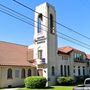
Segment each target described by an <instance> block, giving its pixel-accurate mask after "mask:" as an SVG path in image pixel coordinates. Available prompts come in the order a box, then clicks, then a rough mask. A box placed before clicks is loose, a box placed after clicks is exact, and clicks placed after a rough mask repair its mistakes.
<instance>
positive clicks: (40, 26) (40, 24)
mask: <svg viewBox="0 0 90 90" xmlns="http://www.w3.org/2000/svg"><path fill="white" fill-rule="evenodd" d="M41 30H42V14H39V15H38V33H40V32H41Z"/></svg>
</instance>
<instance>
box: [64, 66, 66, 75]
mask: <svg viewBox="0 0 90 90" xmlns="http://www.w3.org/2000/svg"><path fill="white" fill-rule="evenodd" d="M64 76H66V65H64Z"/></svg>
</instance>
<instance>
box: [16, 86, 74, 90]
mask: <svg viewBox="0 0 90 90" xmlns="http://www.w3.org/2000/svg"><path fill="white" fill-rule="evenodd" d="M73 87H74V86H52V87H47V88H44V89H27V88H18V89H16V90H72V88H73Z"/></svg>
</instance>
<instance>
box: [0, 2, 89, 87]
mask: <svg viewBox="0 0 90 90" xmlns="http://www.w3.org/2000/svg"><path fill="white" fill-rule="evenodd" d="M35 11H36V12H38V13H35V21H36V22H35V27H34V40H33V42H34V43H33V45H30V46H24V45H19V44H14V43H9V42H4V41H0V88H3V87H16V86H21V85H24V79H25V78H26V77H28V76H43V77H46V79H47V85H48V86H51V85H55V84H56V77H57V76H72V77H73V78H74V77H75V76H84V75H90V55H87V54H86V53H85V52H83V51H81V50H78V49H75V48H73V47H70V46H65V47H62V48H58V47H57V35H56V23H55V21H56V11H55V8H54V6H52V5H50V4H49V3H43V4H41V5H39V6H37V7H36V10H35Z"/></svg>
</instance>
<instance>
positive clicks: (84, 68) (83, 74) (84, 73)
mask: <svg viewBox="0 0 90 90" xmlns="http://www.w3.org/2000/svg"><path fill="white" fill-rule="evenodd" d="M83 75H85V67H83Z"/></svg>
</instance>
